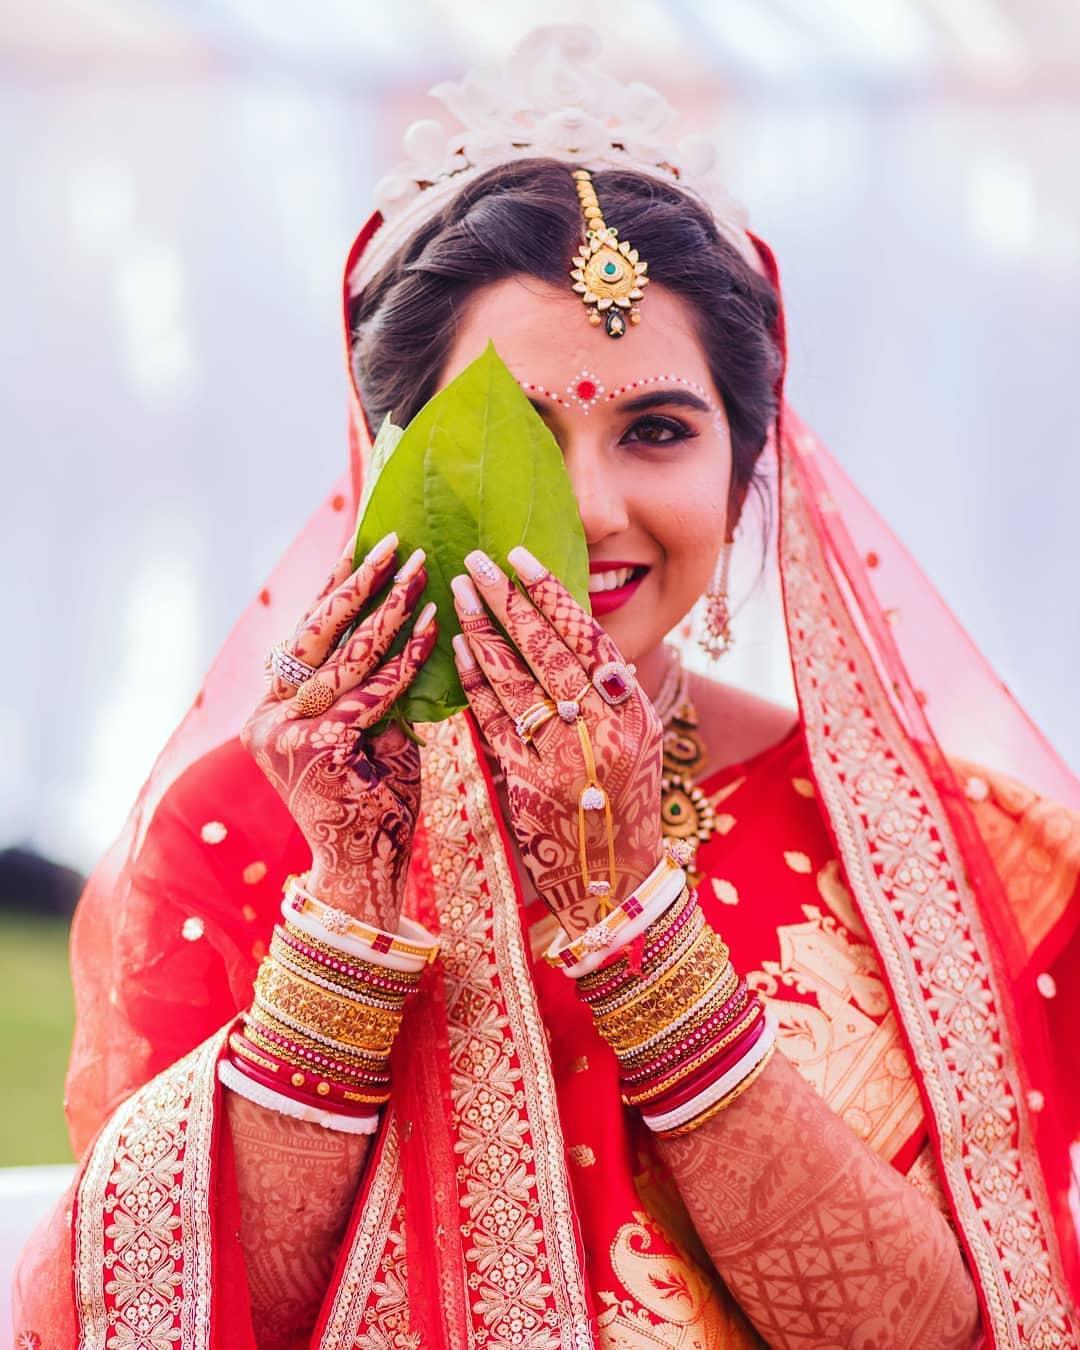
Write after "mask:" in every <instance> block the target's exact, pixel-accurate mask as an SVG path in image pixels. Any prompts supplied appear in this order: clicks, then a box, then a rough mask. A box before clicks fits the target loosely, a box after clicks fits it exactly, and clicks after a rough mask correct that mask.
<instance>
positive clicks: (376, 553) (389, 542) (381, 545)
mask: <svg viewBox="0 0 1080 1350" xmlns="http://www.w3.org/2000/svg"><path fill="white" fill-rule="evenodd" d="M397 542H398V538H397V535H396V534H395V533H394V532H393V530H391V531H390V533H389V534H388V535H386V536H385V537H384V538H382V539H380V540H379V542H378V543H377V544H376V545H375V547H374V548H373V549H372V550H371V552H370V553H369V554H368V555H367V560H368V562H372V563H378V562H382V561H383V560H384V559H385V558H388V557H389V556H390V554H391V553H393V551H394V549H396V548H397Z"/></svg>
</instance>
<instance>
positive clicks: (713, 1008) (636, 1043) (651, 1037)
mask: <svg viewBox="0 0 1080 1350" xmlns="http://www.w3.org/2000/svg"><path fill="white" fill-rule="evenodd" d="M738 984H739V977H738V975H737V974H736V972H735V969H734V967H733V966H732V965H731V964H730V963H729V964H728V966H727V968H726V970H723V971H720V972H718V974H717V976H716V979H715V981H714V983H712V984H711V985H706V987H705V988H704V990H703V991H702V993H701V995H700V997H699V998H698V1000H697V1006H696V1007H695V1006H694V1004H690V1005H689V1006H686V1004H685V1003H684V1002H683V1001H682V1000H680V1002H679V1005H678V1010H677V1011H676V1013H675V1015H674V1016H670V1017H664V1018H663V1019H662V1020H661V1021H660V1022H659V1024H658V1023H657V1022H656V1021H654V1020H652V1019H651V1018H649V1019H645V1020H644V1025H643V1026H641V1027H639V1028H638V1033H637V1039H635V1040H633V1041H626V1040H620V1042H618V1043H616V1042H614V1041H608V1044H609V1045H610V1046H611V1048H612V1049H613V1050H614V1051H615V1054H616V1055H617V1056H618V1058H619V1062H620V1064H625V1063H626V1062H627V1061H628V1060H631V1061H632V1060H634V1059H636V1057H637V1056H638V1055H639V1054H641V1055H643V1056H645V1057H646V1058H647V1057H648V1056H649V1055H652V1054H656V1053H657V1052H658V1050H659V1048H660V1046H662V1045H663V1043H664V1038H665V1037H666V1036H668V1035H669V1034H675V1032H676V1031H677V1032H678V1034H680V1035H681V1034H682V1033H683V1032H689V1031H691V1030H693V1029H695V1028H696V1027H698V1026H700V1025H701V1024H702V1023H704V1022H707V1021H708V1020H709V1018H710V1017H712V1016H713V1014H714V1013H716V1012H717V1011H718V1010H719V1009H720V1008H722V1007H723V1006H724V1004H725V1003H727V1002H728V1000H729V999H730V998H731V996H732V994H734V993H735V991H736V989H737V988H738ZM682 1017H685V1018H686V1021H680V1018H682ZM673 1028H674V1030H673ZM601 1034H603V1033H601ZM604 1039H605V1040H607V1037H606V1036H604ZM644 1047H650V1048H649V1049H648V1050H646V1049H644Z"/></svg>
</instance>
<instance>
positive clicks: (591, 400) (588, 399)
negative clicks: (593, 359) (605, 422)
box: [566, 369, 604, 414]
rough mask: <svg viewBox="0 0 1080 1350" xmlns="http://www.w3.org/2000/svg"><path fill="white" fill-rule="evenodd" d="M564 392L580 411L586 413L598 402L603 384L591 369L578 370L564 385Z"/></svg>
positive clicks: (602, 390)
mask: <svg viewBox="0 0 1080 1350" xmlns="http://www.w3.org/2000/svg"><path fill="white" fill-rule="evenodd" d="M566 392H567V393H568V394H569V395H570V398H571V399H572V400H573V402H574V403H576V404H577V405H578V407H579V408H580V409H581V411H582V412H583V413H586V414H588V411H589V409H590V408H595V407H596V405H597V404H598V403H599V402H600V396H601V395H602V394H603V392H604V386H603V385H602V384H601V383H600V381H599V379H598V378H597V376H596V375H595V374H594V373H593V372H592V371H591V370H587V369H586V370H579V371H578V373H577V374H576V375H575V376H574V378H573V379H572V380H571V381H570V383H569V384H568V385H567V386H566Z"/></svg>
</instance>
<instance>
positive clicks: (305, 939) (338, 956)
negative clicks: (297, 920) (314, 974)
mask: <svg viewBox="0 0 1080 1350" xmlns="http://www.w3.org/2000/svg"><path fill="white" fill-rule="evenodd" d="M282 927H283V928H284V929H285V931H286V933H288V935H289V936H290V937H291V938H295V939H296V941H297V942H302V943H303V944H304V945H305V946H307V947H313V948H314V949H315V951H317V952H318V953H319V954H320V955H321V956H325V957H326V958H327V959H328V960H330V961H347V962H348V964H349V965H350V966H352V967H353V969H354V970H357V971H359V973H360V974H361V975H362V976H363V975H375V976H380V975H390V976H392V977H393V978H394V979H395V980H399V981H400V982H401V983H402V984H408V985H410V986H411V987H412V988H413V989H419V988H420V984H421V981H422V980H423V978H424V973H423V971H412V970H390V969H389V968H388V967H386V966H380V965H378V964H377V963H376V962H374V961H366V960H365V959H364V958H363V957H362V956H352V955H346V954H345V953H344V952H342V951H341V949H340V948H339V947H331V946H330V944H329V943H328V942H320V941H319V939H318V938H315V937H312V936H311V934H310V933H309V932H307V930H306V929H303V928H298V927H297V925H296V924H294V923H290V922H289V920H288V919H282ZM272 946H273V941H272V940H271V947H272ZM289 950H290V951H292V950H293V948H290V949H289ZM296 955H297V956H299V955H301V953H296ZM308 959H309V960H310V957H309V958H308Z"/></svg>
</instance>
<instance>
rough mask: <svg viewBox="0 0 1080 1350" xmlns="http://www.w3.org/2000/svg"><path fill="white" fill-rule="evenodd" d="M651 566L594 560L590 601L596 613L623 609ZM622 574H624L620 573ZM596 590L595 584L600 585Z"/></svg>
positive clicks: (590, 575)
mask: <svg viewBox="0 0 1080 1350" xmlns="http://www.w3.org/2000/svg"><path fill="white" fill-rule="evenodd" d="M648 573H649V568H648V567H647V566H646V565H645V564H644V563H634V562H617V561H613V562H594V563H590V564H589V583H590V584H589V603H590V605H591V606H592V612H593V614H594V615H601V614H610V613H611V612H612V611H613V610H616V609H621V608H622V606H623V605H625V604H626V602H627V601H628V600H629V599H630V598H631V596H632V595H633V594H634V592H635V591H636V590H637V588H638V587H639V586H640V585H641V583H642V582H643V581H644V580H645V578H646V576H647V575H648ZM620 574H622V575H620ZM598 583H600V585H599V587H598V589H596V590H594V589H593V587H594V586H598Z"/></svg>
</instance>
